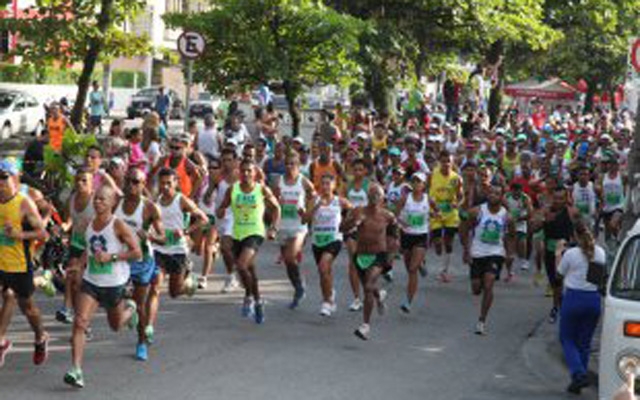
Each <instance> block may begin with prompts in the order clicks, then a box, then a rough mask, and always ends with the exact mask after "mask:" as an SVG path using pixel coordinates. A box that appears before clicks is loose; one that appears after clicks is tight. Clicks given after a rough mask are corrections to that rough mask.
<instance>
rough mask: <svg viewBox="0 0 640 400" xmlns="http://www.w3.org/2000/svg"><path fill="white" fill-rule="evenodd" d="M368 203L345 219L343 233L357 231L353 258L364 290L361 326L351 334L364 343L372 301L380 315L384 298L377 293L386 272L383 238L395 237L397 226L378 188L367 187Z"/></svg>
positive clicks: (385, 248) (387, 262)
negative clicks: (379, 282) (382, 276)
mask: <svg viewBox="0 0 640 400" xmlns="http://www.w3.org/2000/svg"><path fill="white" fill-rule="evenodd" d="M367 193H368V203H367V205H366V206H365V207H359V208H355V209H354V210H353V211H352V212H351V213H350V214H349V215H348V216H347V218H346V220H345V221H344V224H343V230H344V231H349V230H352V229H354V228H355V229H357V234H358V242H357V247H356V252H355V254H354V256H353V259H354V260H353V261H354V264H355V266H356V268H357V271H358V276H359V277H360V280H361V281H362V285H363V286H364V294H365V295H364V307H363V323H362V325H360V326H359V327H358V329H356V330H355V331H354V334H355V335H356V336H357V337H358V338H360V339H362V340H368V339H369V334H370V331H371V328H370V325H369V323H370V322H371V313H372V312H373V304H374V300H375V301H376V302H377V306H378V312H379V313H380V314H382V313H383V312H384V308H385V306H384V296H383V295H382V294H381V290H379V288H378V285H377V282H378V277H379V276H380V275H382V274H383V273H384V272H385V270H386V269H388V265H389V261H388V253H387V236H392V237H395V236H396V235H397V233H398V232H397V230H398V229H397V228H398V223H397V221H396V218H395V216H394V215H393V214H392V213H391V212H390V211H388V210H387V209H385V208H384V191H383V189H382V187H380V185H378V184H371V185H370V186H369V190H368V192H367Z"/></svg>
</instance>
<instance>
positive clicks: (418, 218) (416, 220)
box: [407, 214, 425, 228]
mask: <svg viewBox="0 0 640 400" xmlns="http://www.w3.org/2000/svg"><path fill="white" fill-rule="evenodd" d="M424 220H425V218H424V214H409V215H408V216H407V224H408V225H409V226H410V227H411V228H421V227H423V226H424Z"/></svg>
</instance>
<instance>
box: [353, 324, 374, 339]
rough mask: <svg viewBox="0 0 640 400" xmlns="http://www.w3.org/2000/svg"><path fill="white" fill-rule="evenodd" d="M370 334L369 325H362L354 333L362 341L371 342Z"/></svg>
mask: <svg viewBox="0 0 640 400" xmlns="http://www.w3.org/2000/svg"><path fill="white" fill-rule="evenodd" d="M370 332H371V328H370V327H369V324H362V325H360V326H359V327H358V329H356V330H355V331H353V334H354V335H356V336H357V337H358V338H360V339H362V340H369V333H370Z"/></svg>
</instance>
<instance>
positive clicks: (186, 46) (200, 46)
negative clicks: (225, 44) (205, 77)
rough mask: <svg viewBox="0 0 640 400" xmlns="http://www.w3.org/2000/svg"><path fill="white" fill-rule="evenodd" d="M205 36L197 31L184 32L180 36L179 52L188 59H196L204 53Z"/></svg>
mask: <svg viewBox="0 0 640 400" xmlns="http://www.w3.org/2000/svg"><path fill="white" fill-rule="evenodd" d="M204 48H205V42H204V37H202V35H201V34H199V33H197V32H191V31H187V32H183V33H182V34H181V35H180V37H179V38H178V52H179V53H180V55H182V57H184V58H186V59H187V60H195V59H196V58H198V57H200V56H201V55H202V53H204Z"/></svg>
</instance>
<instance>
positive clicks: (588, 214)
mask: <svg viewBox="0 0 640 400" xmlns="http://www.w3.org/2000/svg"><path fill="white" fill-rule="evenodd" d="M597 198H598V197H597V193H596V190H595V188H594V185H593V182H591V170H590V169H589V167H588V166H587V165H586V164H583V165H581V166H580V167H579V168H578V180H577V182H576V183H574V185H573V189H572V190H571V202H572V203H573V206H574V207H575V208H576V209H577V210H578V211H579V212H580V218H582V220H583V221H584V222H585V223H586V224H587V226H588V227H589V228H590V229H592V230H594V229H595V223H596V200H597ZM594 231H595V230H594Z"/></svg>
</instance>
